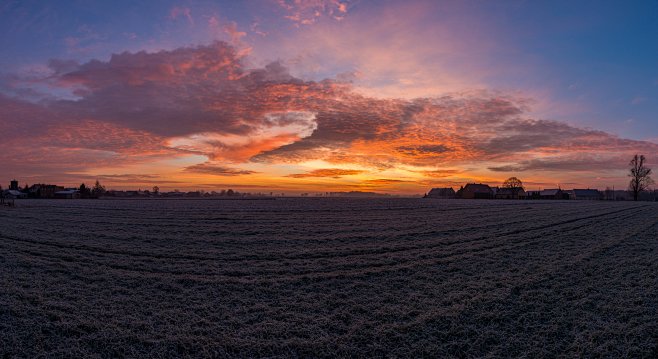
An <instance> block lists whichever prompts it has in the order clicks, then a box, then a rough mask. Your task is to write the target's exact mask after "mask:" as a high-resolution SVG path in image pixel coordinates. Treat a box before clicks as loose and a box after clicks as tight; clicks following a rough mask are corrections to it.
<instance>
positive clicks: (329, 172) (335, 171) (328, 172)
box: [287, 168, 364, 178]
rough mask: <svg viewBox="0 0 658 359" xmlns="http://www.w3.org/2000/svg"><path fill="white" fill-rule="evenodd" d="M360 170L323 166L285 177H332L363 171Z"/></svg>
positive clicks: (356, 173)
mask: <svg viewBox="0 0 658 359" xmlns="http://www.w3.org/2000/svg"><path fill="white" fill-rule="evenodd" d="M363 172H364V171H362V170H350V169H340V168H323V169H317V170H313V171H310V172H306V173H294V174H290V175H288V176H287V177H292V178H307V177H332V178H341V177H343V176H352V175H358V174H360V173H363Z"/></svg>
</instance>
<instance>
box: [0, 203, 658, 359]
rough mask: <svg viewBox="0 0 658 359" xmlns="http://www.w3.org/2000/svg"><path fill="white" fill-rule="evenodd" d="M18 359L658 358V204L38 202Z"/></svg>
mask: <svg viewBox="0 0 658 359" xmlns="http://www.w3.org/2000/svg"><path fill="white" fill-rule="evenodd" d="M0 219H1V223H2V224H1V225H0V353H2V354H4V355H3V357H39V356H47V357H166V356H169V357H171V356H173V357H336V356H339V357H373V356H376V357H383V356H385V357H533V358H534V357H555V356H564V357H599V356H606V357H633V358H637V357H656V356H658V351H657V349H656V348H657V344H658V280H657V278H656V276H657V274H658V206H657V205H656V204H652V203H619V202H613V203H605V202H575V201H574V202H550V201H548V202H534V201H458V200H453V201H450V200H448V201H442V200H420V199H377V200H374V199H361V200H355V199H313V198H308V199H287V200H285V199H284V200H277V201H211V200H180V201H176V200H171V201H169V200H162V201H160V200H158V201H127V200H108V201H104V200H99V201H83V200H80V201H23V202H19V203H18V207H17V208H15V209H5V210H1V209H0Z"/></svg>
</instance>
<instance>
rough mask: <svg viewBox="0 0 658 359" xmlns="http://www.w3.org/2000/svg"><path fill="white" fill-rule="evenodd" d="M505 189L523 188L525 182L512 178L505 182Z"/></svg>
mask: <svg viewBox="0 0 658 359" xmlns="http://www.w3.org/2000/svg"><path fill="white" fill-rule="evenodd" d="M503 187H504V188H523V182H521V180H520V179H518V178H516V177H510V178H508V179H506V180H505V182H503Z"/></svg>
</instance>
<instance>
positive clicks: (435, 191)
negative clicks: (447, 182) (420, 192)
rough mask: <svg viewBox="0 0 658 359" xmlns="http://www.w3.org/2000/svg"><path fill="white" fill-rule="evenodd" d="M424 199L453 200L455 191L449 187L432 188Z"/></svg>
mask: <svg viewBox="0 0 658 359" xmlns="http://www.w3.org/2000/svg"><path fill="white" fill-rule="evenodd" d="M424 198H443V199H448V198H455V190H454V189H452V188H450V187H445V188H432V189H431V190H430V191H429V192H428V193H427V194H426V195H425V197H424Z"/></svg>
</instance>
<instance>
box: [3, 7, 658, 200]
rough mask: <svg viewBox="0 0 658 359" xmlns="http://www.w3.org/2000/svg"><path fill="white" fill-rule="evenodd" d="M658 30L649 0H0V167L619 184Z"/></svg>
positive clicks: (637, 145)
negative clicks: (515, 179) (242, 0)
mask: <svg viewBox="0 0 658 359" xmlns="http://www.w3.org/2000/svg"><path fill="white" fill-rule="evenodd" d="M656 39H658V1H655V0H647V1H634V2H630V3H624V2H620V1H585V0H583V1H576V2H574V1H522V0H509V1H504V0H501V1H484V0H481V1H476V0H471V1H469V0H464V1H438V0H437V1H409V0H407V1H386V0H378V1H374V0H360V1H357V0H352V1H348V0H259V1H244V2H238V1H191V0H187V1H169V0H163V1H143V2H134V1H112V2H109V1H93V0H91V1H67V0H62V1H29V0H26V1H14V0H0V47H1V48H2V51H0V131H2V134H3V136H2V141H1V142H0V161H1V163H2V167H1V168H2V170H0V180H2V181H6V182H8V181H9V179H13V178H16V179H17V180H19V181H20V182H21V184H25V183H28V184H33V183H57V184H62V185H66V186H74V185H79V184H80V183H82V182H85V183H87V184H90V183H93V182H94V181H95V180H99V181H100V182H101V183H102V184H104V185H105V186H106V187H108V188H114V189H135V188H142V189H147V188H151V187H152V186H156V185H157V186H158V187H160V189H161V190H174V189H180V190H205V191H212V190H220V189H227V188H232V189H234V190H240V191H246V192H265V193H267V192H272V191H274V192H277V193H278V192H283V193H290V194H297V193H302V192H310V193H315V192H328V191H374V192H382V193H392V194H422V193H425V192H427V191H428V190H429V189H430V188H432V187H453V188H458V187H459V186H460V185H463V184H465V183H469V182H484V183H489V184H491V185H499V184H501V183H502V182H503V181H504V180H505V179H506V178H508V177H511V176H516V177H518V178H520V179H521V180H523V181H524V183H525V185H526V189H542V188H557V187H561V188H567V189H570V188H600V189H604V188H605V187H612V186H615V187H616V188H625V187H626V186H627V183H628V177H627V168H628V162H629V160H630V159H631V157H632V156H633V154H635V153H641V154H644V155H646V157H647V158H648V163H649V165H650V166H651V165H654V167H656V164H658V40H656ZM656 168H658V167H656ZM0 184H1V185H3V186H4V183H0Z"/></svg>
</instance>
